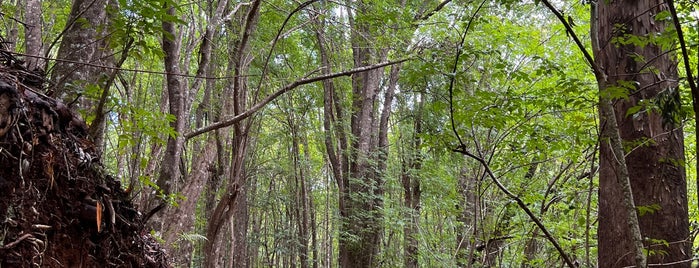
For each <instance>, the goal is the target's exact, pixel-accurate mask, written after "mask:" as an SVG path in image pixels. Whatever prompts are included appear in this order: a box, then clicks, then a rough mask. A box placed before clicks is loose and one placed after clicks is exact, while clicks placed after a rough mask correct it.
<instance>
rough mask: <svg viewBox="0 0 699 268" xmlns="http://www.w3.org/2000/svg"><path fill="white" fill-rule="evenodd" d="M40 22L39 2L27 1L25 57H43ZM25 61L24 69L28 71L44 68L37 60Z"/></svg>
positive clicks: (38, 0) (40, 61) (34, 0)
mask: <svg viewBox="0 0 699 268" xmlns="http://www.w3.org/2000/svg"><path fill="white" fill-rule="evenodd" d="M41 21H42V20H41V1H40V0H27V4H26V7H25V11H24V23H25V30H24V35H25V37H24V53H26V54H27V55H30V56H37V57H40V56H43V55H44V52H43V43H42V42H41V37H42V23H41ZM25 61H26V63H27V66H26V67H27V69H28V70H30V71H33V70H36V69H37V68H44V61H43V60H41V59H39V58H35V57H27V58H25Z"/></svg>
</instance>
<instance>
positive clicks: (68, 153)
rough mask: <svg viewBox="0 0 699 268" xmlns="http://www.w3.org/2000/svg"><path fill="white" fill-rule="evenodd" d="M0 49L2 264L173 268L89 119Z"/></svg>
mask: <svg viewBox="0 0 699 268" xmlns="http://www.w3.org/2000/svg"><path fill="white" fill-rule="evenodd" d="M44 85H46V80H45V77H44V76H43V75H40V74H37V73H35V72H30V71H28V70H26V69H25V68H24V67H23V64H22V62H21V61H20V60H19V59H17V58H15V57H14V56H13V55H11V54H8V53H5V52H1V51H0V267H170V266H171V265H170V264H169V261H168V256H167V254H166V253H165V251H164V250H163V249H162V247H161V246H160V244H159V243H158V242H157V241H156V240H155V239H154V238H153V237H152V236H151V235H150V234H149V233H148V230H147V229H146V228H144V223H143V222H142V218H143V217H142V214H141V213H139V212H138V211H137V210H136V209H135V208H134V206H133V204H132V202H131V200H130V197H129V195H128V194H127V193H126V192H124V190H123V189H122V188H121V185H120V183H119V182H118V181H117V180H115V179H114V178H113V177H111V176H109V175H108V174H106V173H105V172H104V171H103V167H102V165H101V163H100V153H99V152H98V150H97V149H96V146H95V145H94V144H93V143H92V141H91V140H90V139H89V138H88V135H87V127H86V125H85V123H84V121H83V120H82V119H81V118H80V117H79V116H77V115H76V113H75V112H73V111H72V110H71V109H70V108H69V107H67V106H66V105H65V104H63V103H62V102H60V101H57V100H55V99H53V98H51V97H48V96H46V95H44V94H42V92H44V91H43V86H44Z"/></svg>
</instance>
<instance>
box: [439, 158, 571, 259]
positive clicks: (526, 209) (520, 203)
mask: <svg viewBox="0 0 699 268" xmlns="http://www.w3.org/2000/svg"><path fill="white" fill-rule="evenodd" d="M453 151H454V152H457V153H460V154H463V155H465V156H468V157H470V158H472V159H474V160H476V161H478V162H479V163H480V164H481V166H482V167H483V168H484V169H485V172H486V173H487V174H488V177H490V179H491V180H492V181H493V182H494V183H495V185H496V186H497V187H498V188H500V190H501V191H502V192H503V193H505V195H507V196H508V197H509V198H511V199H512V200H514V201H515V202H516V203H517V205H518V206H519V208H521V209H522V210H524V212H525V213H527V216H529V219H531V220H532V221H533V222H534V224H536V226H537V227H539V229H540V230H541V231H542V232H544V236H545V237H546V239H548V240H549V242H551V244H553V246H554V247H555V248H556V250H558V253H559V254H560V255H561V257H562V258H563V261H565V263H566V264H567V265H568V266H569V267H571V268H575V267H577V266H576V265H575V263H574V262H573V260H572V259H571V258H570V256H568V254H566V252H565V251H564V250H563V247H561V245H560V244H559V243H558V241H556V238H554V237H553V235H552V234H551V233H550V232H549V231H548V229H546V226H544V224H543V223H542V222H541V220H539V218H537V217H536V215H534V212H532V210H531V209H529V207H528V206H527V204H525V203H524V201H522V199H520V198H519V197H517V196H516V195H514V194H513V193H512V192H510V190H508V189H507V188H506V187H505V186H504V185H502V183H501V182H500V181H499V180H498V178H496V177H495V174H493V171H492V170H491V169H490V165H488V163H486V162H485V160H483V158H480V157H478V156H476V155H474V154H472V153H471V152H469V151H467V150H466V148H465V146H464V145H463V144H462V145H461V146H460V147H459V148H457V149H454V150H453Z"/></svg>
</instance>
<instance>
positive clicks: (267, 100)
mask: <svg viewBox="0 0 699 268" xmlns="http://www.w3.org/2000/svg"><path fill="white" fill-rule="evenodd" d="M407 60H408V59H401V60H397V61H388V62H382V63H378V64H374V65H369V66H363V67H359V68H354V69H350V70H347V71H342V72H337V73H331V74H326V75H320V76H316V77H311V78H304V79H300V80H296V81H294V82H293V83H291V84H288V85H286V86H284V87H283V88H282V89H280V90H278V91H276V92H274V93H272V94H271V95H268V96H267V97H266V98H264V99H262V100H261V101H260V102H258V103H257V104H255V105H253V106H252V107H250V109H248V110H246V111H245V112H242V113H240V114H237V115H234V116H229V117H228V118H224V119H223V120H221V121H219V122H216V123H213V124H211V125H208V126H205V127H201V128H199V129H196V130H194V131H192V132H189V133H186V134H185V135H184V137H185V139H191V138H194V137H196V136H199V135H201V134H204V133H206V132H209V131H213V130H216V129H219V128H224V127H227V126H230V125H233V124H235V123H237V122H240V121H241V120H243V119H246V118H248V117H250V116H252V115H253V114H255V112H257V111H259V110H260V109H262V108H263V107H265V105H267V104H268V103H270V102H272V101H273V100H274V99H276V98H277V97H279V96H281V95H282V94H284V93H286V92H289V91H290V90H292V89H294V88H297V87H299V86H302V85H305V84H310V83H314V82H318V81H322V80H325V79H332V78H336V77H340V76H349V75H352V74H355V73H361V72H366V71H369V70H374V69H378V68H381V67H386V66H390V65H394V64H398V63H402V62H405V61H407Z"/></svg>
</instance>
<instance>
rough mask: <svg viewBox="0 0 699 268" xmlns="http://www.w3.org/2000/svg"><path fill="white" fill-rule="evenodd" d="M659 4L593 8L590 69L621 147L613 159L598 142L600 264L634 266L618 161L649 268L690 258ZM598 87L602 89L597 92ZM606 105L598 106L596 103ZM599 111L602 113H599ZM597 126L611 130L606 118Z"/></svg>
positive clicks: (671, 65)
mask: <svg viewBox="0 0 699 268" xmlns="http://www.w3.org/2000/svg"><path fill="white" fill-rule="evenodd" d="M667 12H668V11H667V5H666V4H665V3H664V1H640V2H637V1H612V2H606V1H600V2H598V8H597V14H596V16H597V20H598V21H599V22H598V24H597V25H598V28H597V29H596V32H597V36H594V37H593V38H597V39H598V40H599V49H598V50H595V56H596V63H597V64H598V66H599V67H600V69H601V70H603V72H604V73H603V74H601V75H602V76H603V80H602V83H601V84H602V85H601V88H600V90H601V94H602V95H603V97H602V98H605V94H606V95H608V96H611V97H612V98H613V100H614V115H615V116H616V121H617V122H618V131H619V135H620V137H621V140H622V142H623V144H624V155H623V156H620V155H618V154H616V153H615V152H614V151H613V150H612V148H610V145H609V143H608V141H607V140H605V139H604V137H603V138H602V140H601V143H600V147H601V148H600V192H599V195H600V197H599V199H600V204H599V218H600V220H599V221H600V222H599V231H598V235H599V237H598V239H599V265H600V266H602V267H619V266H628V265H633V264H634V261H633V256H634V254H630V253H631V252H633V251H634V247H635V245H634V243H633V239H631V233H630V229H629V226H628V225H627V218H626V217H625V216H623V215H620V213H619V211H623V210H624V204H623V203H622V199H620V198H619V196H622V192H623V190H622V186H621V185H620V183H618V182H617V181H618V180H619V178H618V176H617V174H616V173H615V171H614V167H616V164H615V163H616V162H617V161H624V160H619V159H620V158H622V157H623V158H624V159H625V162H626V165H627V166H628V176H629V181H630V186H631V188H632V190H633V201H634V202H635V204H636V209H637V211H638V218H639V224H640V231H641V235H642V237H643V239H644V241H643V242H644V245H643V246H644V249H645V253H647V254H648V264H664V263H676V262H681V264H675V265H680V266H682V267H689V266H690V262H689V261H687V260H689V259H690V258H691V250H690V248H689V247H690V245H691V242H690V241H689V240H688V239H689V222H688V213H687V210H688V208H687V187H686V182H685V167H684V164H685V160H684V146H683V132H682V126H681V125H680V123H679V121H678V120H677V118H676V116H677V114H678V113H679V109H680V107H679V105H680V103H679V92H678V83H677V81H678V79H677V63H676V62H675V61H674V60H673V59H672V58H671V53H668V50H670V49H671V48H672V47H673V45H674V31H673V30H672V28H666V26H667V24H666V23H665V21H664V20H662V19H659V18H662V17H661V14H664V13H667ZM602 87H604V88H602ZM602 101H604V100H602ZM600 110H602V108H600ZM600 118H601V121H600V125H601V128H602V129H603V130H602V132H604V129H605V128H609V127H611V124H609V122H610V121H608V119H609V118H608V117H605V116H601V117H600Z"/></svg>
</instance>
